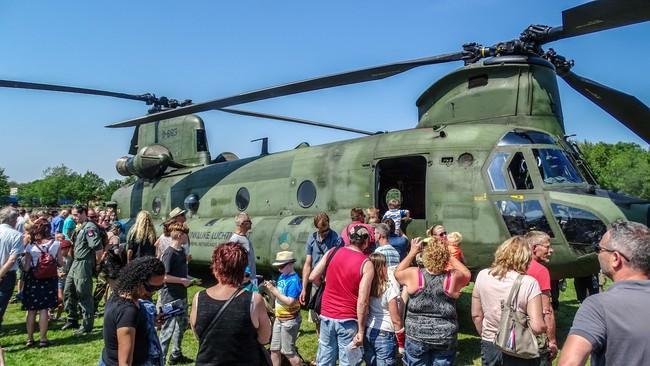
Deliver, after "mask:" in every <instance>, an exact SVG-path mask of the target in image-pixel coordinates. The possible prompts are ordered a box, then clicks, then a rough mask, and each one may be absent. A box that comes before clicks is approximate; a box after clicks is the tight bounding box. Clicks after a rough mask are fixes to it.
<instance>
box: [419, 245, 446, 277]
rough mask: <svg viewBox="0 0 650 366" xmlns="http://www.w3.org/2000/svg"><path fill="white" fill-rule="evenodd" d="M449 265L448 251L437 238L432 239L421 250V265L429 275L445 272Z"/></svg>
mask: <svg viewBox="0 0 650 366" xmlns="http://www.w3.org/2000/svg"><path fill="white" fill-rule="evenodd" d="M447 263H449V250H447V244H445V242H444V241H442V240H440V239H439V238H436V237H432V238H431V239H429V243H428V244H427V245H426V246H425V247H424V249H423V250H422V265H423V266H424V268H426V269H427V271H429V273H431V274H434V275H435V274H440V273H444V272H445V268H447Z"/></svg>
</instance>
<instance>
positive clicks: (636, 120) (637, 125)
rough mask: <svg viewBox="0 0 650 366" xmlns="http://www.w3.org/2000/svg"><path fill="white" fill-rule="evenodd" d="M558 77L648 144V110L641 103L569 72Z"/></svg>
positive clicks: (649, 141) (649, 131)
mask: <svg viewBox="0 0 650 366" xmlns="http://www.w3.org/2000/svg"><path fill="white" fill-rule="evenodd" d="M560 76H561V77H562V78H563V79H564V81H566V82H567V84H569V86H571V87H572V88H573V89H575V90H576V91H578V92H579V93H580V94H582V95H584V96H585V97H586V98H587V99H589V100H591V101H592V102H594V103H595V104H596V105H598V106H599V107H600V108H602V109H603V110H605V112H607V113H609V114H610V115H612V117H614V118H616V119H617V120H619V121H620V122H621V123H622V124H624V125H625V126H626V127H627V128H629V129H630V130H632V131H633V132H634V133H636V134H637V135H638V136H639V137H641V138H642V139H643V140H645V142H648V143H650V109H648V106H647V105H645V104H644V103H643V102H641V101H640V100H638V99H637V98H636V97H634V96H632V95H629V94H625V93H623V92H620V91H618V90H616V89H612V88H610V87H608V86H605V85H602V84H599V83H597V82H595V81H593V80H589V79H587V78H584V77H582V76H580V75H577V74H575V73H573V72H571V71H569V72H567V73H566V74H560Z"/></svg>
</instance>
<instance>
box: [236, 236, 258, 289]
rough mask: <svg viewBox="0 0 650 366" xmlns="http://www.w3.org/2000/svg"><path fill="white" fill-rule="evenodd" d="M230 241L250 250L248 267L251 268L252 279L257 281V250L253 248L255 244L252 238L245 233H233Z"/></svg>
mask: <svg viewBox="0 0 650 366" xmlns="http://www.w3.org/2000/svg"><path fill="white" fill-rule="evenodd" d="M230 241H231V242H233V243H237V244H239V245H241V246H242V247H244V249H246V251H247V252H248V268H250V270H251V280H253V281H255V283H257V279H256V277H255V276H256V275H257V271H256V267H255V251H254V249H253V245H252V244H251V241H250V239H248V237H247V236H245V235H239V234H237V233H232V236H231V237H230Z"/></svg>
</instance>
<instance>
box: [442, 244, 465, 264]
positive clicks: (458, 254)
mask: <svg viewBox="0 0 650 366" xmlns="http://www.w3.org/2000/svg"><path fill="white" fill-rule="evenodd" d="M447 250H448V251H449V254H450V255H451V256H452V257H454V258H456V259H458V260H459V261H461V262H462V263H465V256H464V255H463V251H462V250H461V249H460V247H459V246H458V245H453V244H448V245H447ZM452 268H453V267H452V265H451V263H447V268H445V270H446V271H450V270H451V269H452Z"/></svg>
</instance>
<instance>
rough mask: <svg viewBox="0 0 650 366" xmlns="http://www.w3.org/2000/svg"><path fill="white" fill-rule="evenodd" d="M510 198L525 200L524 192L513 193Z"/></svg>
mask: <svg viewBox="0 0 650 366" xmlns="http://www.w3.org/2000/svg"><path fill="white" fill-rule="evenodd" d="M510 198H514V199H516V200H520V201H523V200H524V195H523V194H513V195H510Z"/></svg>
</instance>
